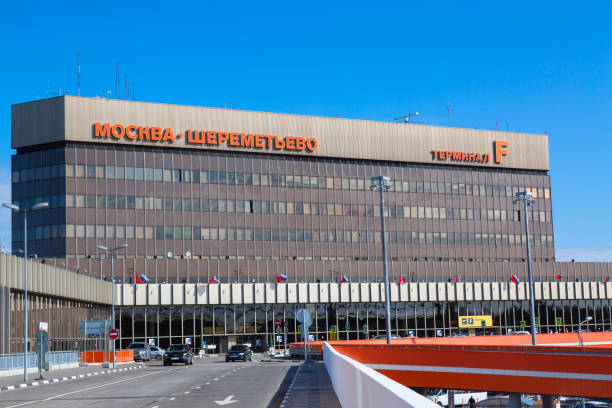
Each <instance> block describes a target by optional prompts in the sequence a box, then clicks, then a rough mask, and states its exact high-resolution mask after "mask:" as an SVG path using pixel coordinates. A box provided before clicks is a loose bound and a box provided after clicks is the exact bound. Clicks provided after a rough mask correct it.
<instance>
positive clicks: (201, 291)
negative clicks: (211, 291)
mask: <svg viewBox="0 0 612 408" xmlns="http://www.w3.org/2000/svg"><path fill="white" fill-rule="evenodd" d="M196 296H197V301H198V305H206V304H208V284H206V283H198V284H197V286H196Z"/></svg>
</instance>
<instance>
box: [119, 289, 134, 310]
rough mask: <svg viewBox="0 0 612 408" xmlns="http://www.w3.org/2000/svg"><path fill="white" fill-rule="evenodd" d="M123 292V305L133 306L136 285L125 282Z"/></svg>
mask: <svg viewBox="0 0 612 408" xmlns="http://www.w3.org/2000/svg"><path fill="white" fill-rule="evenodd" d="M122 286H123V293H122V294H121V296H122V298H123V305H125V306H133V305H134V292H135V290H134V286H135V285H130V284H124V285H122Z"/></svg>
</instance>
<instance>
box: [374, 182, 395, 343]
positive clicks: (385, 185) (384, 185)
mask: <svg viewBox="0 0 612 408" xmlns="http://www.w3.org/2000/svg"><path fill="white" fill-rule="evenodd" d="M370 183H371V184H370V190H379V191H380V225H381V234H382V247H383V271H384V277H385V311H386V314H387V316H386V328H387V344H391V300H390V299H389V297H390V296H389V295H390V294H391V290H390V288H389V270H388V265H387V237H386V234H385V190H389V189H390V188H391V181H390V180H389V177H387V176H385V175H384V174H381V175H380V176H376V177H372V178H371V179H370Z"/></svg>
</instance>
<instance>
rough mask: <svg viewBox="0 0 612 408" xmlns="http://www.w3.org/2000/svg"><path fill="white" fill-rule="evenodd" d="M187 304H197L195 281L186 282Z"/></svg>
mask: <svg viewBox="0 0 612 408" xmlns="http://www.w3.org/2000/svg"><path fill="white" fill-rule="evenodd" d="M185 304H186V305H195V304H196V285H195V283H186V284H185Z"/></svg>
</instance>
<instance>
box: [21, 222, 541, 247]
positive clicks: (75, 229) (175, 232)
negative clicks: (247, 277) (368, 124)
mask: <svg viewBox="0 0 612 408" xmlns="http://www.w3.org/2000/svg"><path fill="white" fill-rule="evenodd" d="M22 232H23V230H22V229H14V230H13V241H21V240H22V239H23V236H22ZM28 234H29V237H30V239H49V238H64V237H66V238H117V239H133V238H138V239H162V240H163V239H165V240H171V239H176V240H213V241H273V242H348V243H378V242H381V233H380V231H363V230H359V231H355V230H352V231H350V230H326V229H321V230H319V229H316V230H315V229H294V228H288V229H284V228H216V227H215V228H204V227H202V228H201V227H191V226H189V227H162V226H148V227H145V226H133V225H130V226H123V225H91V224H88V225H83V224H76V225H75V224H67V225H63V224H62V225H46V226H39V227H31V228H28ZM387 239H388V241H389V242H390V243H393V244H396V243H405V244H441V245H453V244H456V245H523V244H525V241H526V238H525V236H524V235H520V234H484V233H477V234H474V233H467V232H455V233H453V232H418V231H388V232H387ZM530 239H531V242H532V243H535V244H536V245H552V244H553V236H552V235H547V234H542V235H538V234H536V235H530Z"/></svg>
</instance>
